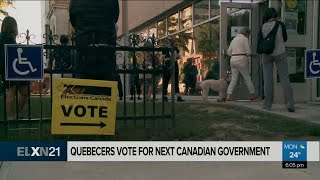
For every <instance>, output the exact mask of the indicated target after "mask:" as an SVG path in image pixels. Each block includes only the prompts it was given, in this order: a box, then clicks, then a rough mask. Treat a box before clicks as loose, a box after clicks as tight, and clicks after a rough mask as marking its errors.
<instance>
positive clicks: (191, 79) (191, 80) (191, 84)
mask: <svg viewBox="0 0 320 180" xmlns="http://www.w3.org/2000/svg"><path fill="white" fill-rule="evenodd" d="M185 79H186V80H185V84H186V92H185V93H186V94H188V92H189V94H190V95H194V93H195V89H196V83H197V76H192V75H186V76H185ZM189 90H190V91H189Z"/></svg>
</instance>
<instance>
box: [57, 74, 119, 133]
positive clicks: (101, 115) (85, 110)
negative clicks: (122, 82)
mask: <svg viewBox="0 0 320 180" xmlns="http://www.w3.org/2000/svg"><path fill="white" fill-rule="evenodd" d="M52 90H53V94H52V96H53V97H52V127H51V132H52V134H79V135H80V134H83V135H114V134H115V122H116V109H117V108H116V106H117V82H116V81H98V80H84V79H72V78H56V79H54V80H53V87H52Z"/></svg>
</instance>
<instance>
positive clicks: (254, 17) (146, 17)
mask: <svg viewBox="0 0 320 180" xmlns="http://www.w3.org/2000/svg"><path fill="white" fill-rule="evenodd" d="M121 5H122V13H121V14H122V17H121V22H120V24H119V27H120V30H119V31H120V36H123V37H126V35H130V34H132V33H135V34H138V35H140V37H141V38H142V39H143V38H146V37H148V36H151V35H152V34H154V35H155V36H156V37H157V38H159V39H162V38H166V37H168V36H171V37H172V38H173V39H175V41H176V44H177V45H178V46H179V48H180V50H181V54H180V55H181V56H182V58H181V62H180V63H181V64H183V63H184V62H185V61H186V59H188V58H190V57H192V58H193V59H194V63H195V64H196V65H197V66H198V71H199V73H198V80H199V81H201V80H202V79H204V78H209V79H212V78H214V79H216V78H219V77H221V76H223V75H224V74H225V73H226V71H227V70H228V67H229V64H228V63H229V62H228V61H229V57H227V56H225V51H226V49H227V48H228V45H229V44H230V42H231V40H232V38H233V37H234V36H235V35H236V34H237V31H238V30H239V29H240V28H242V27H249V28H250V29H251V31H252V33H251V37H250V43H251V46H252V51H253V54H252V56H251V58H250V73H251V76H252V80H253V82H254V85H255V88H256V90H257V91H258V93H259V94H260V95H262V94H263V81H262V70H261V69H262V68H261V65H260V59H261V57H260V55H257V54H256V53H255V52H256V51H255V50H256V46H257V35H258V31H259V27H260V26H261V24H262V17H263V14H264V10H265V9H267V8H268V7H274V8H276V9H277V10H278V11H279V13H280V16H281V20H282V21H283V22H284V23H285V24H286V27H287V29H288V36H289V38H288V41H287V43H286V50H287V55H288V68H289V77H290V81H291V83H292V86H293V89H294V96H295V99H296V101H297V102H301V101H310V100H313V101H315V100H320V80H316V79H308V80H306V79H305V75H304V73H305V70H304V69H305V55H304V54H305V53H304V52H305V50H306V49H319V48H320V47H319V44H320V40H319V39H320V37H319V31H320V29H319V21H320V18H319V13H320V12H319V1H318V0H251V1H249V0H246V1H245V0H232V1H231V0H195V1H159V2H158V1H152V3H151V2H149V1H128V2H126V1H122V4H121ZM276 73H277V72H276V68H275V69H274V77H275V80H274V84H275V92H276V93H275V100H276V101H280V102H281V101H283V95H282V88H281V86H280V83H279V79H278V78H277V75H276ZM235 94H237V96H239V97H240V98H243V99H245V98H247V96H248V94H247V89H246V86H245V83H244V81H243V80H242V79H241V78H240V80H239V87H238V88H237V89H236V92H235Z"/></svg>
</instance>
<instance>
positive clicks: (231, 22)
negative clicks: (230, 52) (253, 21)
mask: <svg viewBox="0 0 320 180" xmlns="http://www.w3.org/2000/svg"><path fill="white" fill-rule="evenodd" d="M233 10H237V11H235V12H233V13H230V14H228V17H227V21H228V26H227V33H228V34H227V43H228V45H229V44H230V43H231V41H232V39H233V38H234V37H235V36H236V35H237V34H238V32H239V31H240V29H242V28H243V27H249V25H250V18H251V9H235V8H234V9H233ZM249 28H250V27H249Z"/></svg>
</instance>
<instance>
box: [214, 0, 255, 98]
mask: <svg viewBox="0 0 320 180" xmlns="http://www.w3.org/2000/svg"><path fill="white" fill-rule="evenodd" d="M259 4H260V3H239V2H221V5H220V77H225V76H226V70H227V69H228V68H229V67H227V65H228V63H227V61H226V56H227V50H228V47H229V45H228V44H227V36H228V34H227V33H226V32H227V28H228V21H227V18H228V14H230V13H233V12H236V11H229V12H227V9H228V8H236V9H240V10H241V9H250V10H251V17H250V21H251V22H249V25H250V27H249V29H250V30H251V33H250V38H249V43H250V46H251V57H250V58H249V62H250V63H249V71H250V75H251V77H252V75H253V73H254V74H256V75H258V76H259V80H258V81H261V78H260V75H261V72H260V61H259V59H258V58H259V57H258V56H257V53H256V49H257V41H258V39H257V38H258V32H259V29H258V28H256V27H260V24H259V21H260V18H259V17H260V14H259ZM253 66H254V67H257V68H252V67H253ZM258 67H259V68H258ZM257 83H258V84H257ZM254 84H255V88H256V93H260V89H259V87H260V86H261V85H260V82H256V83H254Z"/></svg>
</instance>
